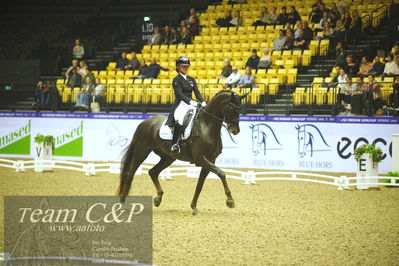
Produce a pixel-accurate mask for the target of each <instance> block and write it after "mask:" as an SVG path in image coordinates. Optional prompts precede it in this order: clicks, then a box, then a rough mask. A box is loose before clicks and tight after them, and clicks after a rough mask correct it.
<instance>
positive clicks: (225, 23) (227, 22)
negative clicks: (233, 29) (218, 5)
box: [216, 11, 233, 27]
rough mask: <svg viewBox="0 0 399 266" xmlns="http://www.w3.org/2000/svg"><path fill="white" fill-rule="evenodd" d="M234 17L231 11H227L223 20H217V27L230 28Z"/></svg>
mask: <svg viewBox="0 0 399 266" xmlns="http://www.w3.org/2000/svg"><path fill="white" fill-rule="evenodd" d="M232 18H233V17H232V16H231V11H226V14H225V16H224V17H223V18H218V19H217V20H216V25H218V26H219V27H229V25H230V20H231V19H232Z"/></svg>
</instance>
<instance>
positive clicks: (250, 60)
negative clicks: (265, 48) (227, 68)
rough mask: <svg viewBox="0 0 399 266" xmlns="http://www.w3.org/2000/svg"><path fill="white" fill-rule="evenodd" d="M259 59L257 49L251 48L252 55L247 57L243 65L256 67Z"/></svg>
mask: <svg viewBox="0 0 399 266" xmlns="http://www.w3.org/2000/svg"><path fill="white" fill-rule="evenodd" d="M259 59H260V57H259V56H258V50H256V49H253V50H252V55H251V56H250V57H249V58H248V60H247V62H246V63H245V66H246V67H250V68H253V69H256V68H257V67H258V65H259Z"/></svg>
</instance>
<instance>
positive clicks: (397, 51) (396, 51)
mask: <svg viewBox="0 0 399 266" xmlns="http://www.w3.org/2000/svg"><path fill="white" fill-rule="evenodd" d="M391 53H392V54H393V56H399V42H397V43H396V44H395V45H394V46H393V47H392V51H391Z"/></svg>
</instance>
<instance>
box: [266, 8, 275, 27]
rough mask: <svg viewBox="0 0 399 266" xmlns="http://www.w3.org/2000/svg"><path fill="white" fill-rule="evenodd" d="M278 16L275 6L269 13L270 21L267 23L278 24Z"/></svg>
mask: <svg viewBox="0 0 399 266" xmlns="http://www.w3.org/2000/svg"><path fill="white" fill-rule="evenodd" d="M277 18H278V15H277V8H276V7H274V6H273V7H272V11H271V13H269V21H268V22H267V24H268V25H276V23H277Z"/></svg>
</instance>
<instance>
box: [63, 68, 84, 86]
mask: <svg viewBox="0 0 399 266" xmlns="http://www.w3.org/2000/svg"><path fill="white" fill-rule="evenodd" d="M66 86H67V87H68V88H80V86H82V76H81V75H79V73H78V69H77V68H76V67H75V68H73V69H72V71H71V75H70V76H69V78H68V81H67V83H66Z"/></svg>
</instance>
